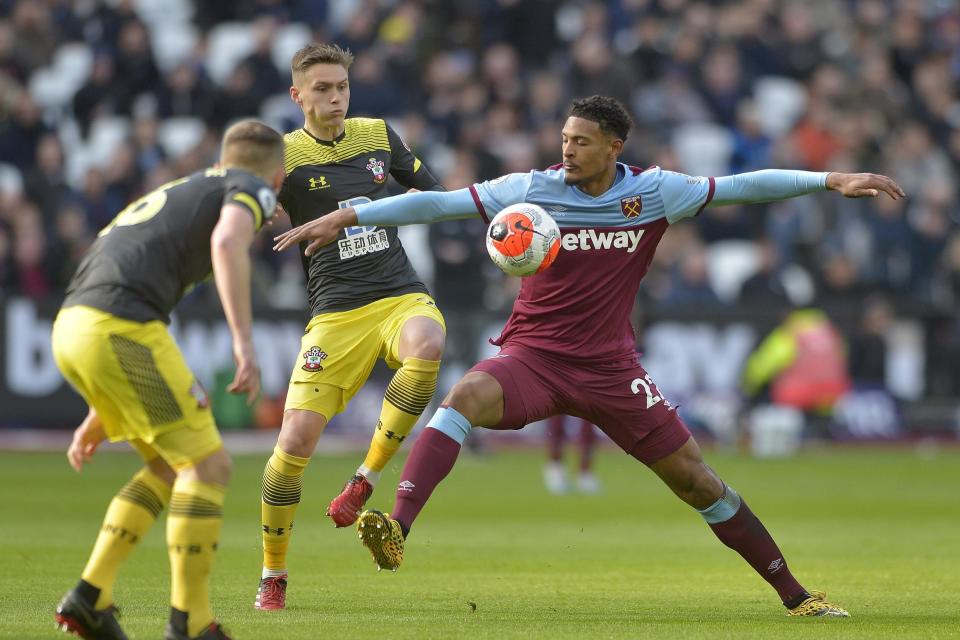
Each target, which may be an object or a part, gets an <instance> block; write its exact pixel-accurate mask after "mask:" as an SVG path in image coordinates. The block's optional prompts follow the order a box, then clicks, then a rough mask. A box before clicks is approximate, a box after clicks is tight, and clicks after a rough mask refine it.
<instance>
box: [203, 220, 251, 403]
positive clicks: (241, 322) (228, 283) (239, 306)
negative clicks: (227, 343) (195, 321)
mask: <svg viewBox="0 0 960 640" xmlns="http://www.w3.org/2000/svg"><path fill="white" fill-rule="evenodd" d="M254 227H255V224H254V221H253V217H252V216H251V215H250V212H249V211H247V210H246V209H244V208H243V207H241V206H239V205H235V204H227V205H224V207H223V209H221V211H220V221H219V222H217V226H216V227H214V229H213V234H212V235H211V236H210V257H211V259H212V262H213V277H214V280H215V281H216V283H217V293H218V294H219V296H220V302H221V303H222V304H223V313H224V315H225V316H226V318H227V325H229V327H230V334H231V335H232V336H233V358H234V360H235V361H236V364H237V373H236V375H235V376H234V378H233V381H232V382H231V383H230V384H229V385H228V386H227V391H229V392H230V393H246V394H247V404H253V401H254V400H256V399H257V395H258V394H259V393H260V366H259V365H258V364H257V354H256V351H255V350H254V348H253V313H252V311H251V304H250V244H251V243H252V242H253V236H254V234H255V233H256V229H255V228H254Z"/></svg>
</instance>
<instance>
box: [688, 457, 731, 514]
mask: <svg viewBox="0 0 960 640" xmlns="http://www.w3.org/2000/svg"><path fill="white" fill-rule="evenodd" d="M678 493H680V492H679V491H678ZM722 495H723V482H722V481H721V480H720V478H718V477H717V475H716V474H715V473H714V472H713V470H712V469H710V467H708V466H707V465H706V464H703V463H701V464H699V465H696V466H694V467H692V468H691V469H690V471H689V473H688V474H687V477H686V478H685V481H684V483H683V493H682V494H681V498H683V501H684V502H686V503H687V504H689V505H690V506H692V507H695V508H697V509H703V508H706V507H709V506H710V505H712V504H713V503H715V502H716V501H717V500H718V499H719V498H720V497H721V496H722Z"/></svg>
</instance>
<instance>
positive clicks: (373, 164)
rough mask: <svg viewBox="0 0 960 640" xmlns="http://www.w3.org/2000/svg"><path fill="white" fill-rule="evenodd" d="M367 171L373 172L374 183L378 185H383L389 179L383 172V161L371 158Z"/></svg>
mask: <svg viewBox="0 0 960 640" xmlns="http://www.w3.org/2000/svg"><path fill="white" fill-rule="evenodd" d="M367 171H371V172H373V181H374V182H376V183H377V184H383V182H384V181H385V180H386V179H387V176H386V174H385V173H384V172H383V160H377V159H376V158H370V162H368V163H367Z"/></svg>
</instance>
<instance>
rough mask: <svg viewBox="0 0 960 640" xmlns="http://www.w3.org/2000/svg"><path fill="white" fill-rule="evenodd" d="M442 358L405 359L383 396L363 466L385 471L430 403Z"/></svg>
mask: <svg viewBox="0 0 960 640" xmlns="http://www.w3.org/2000/svg"><path fill="white" fill-rule="evenodd" d="M439 371H440V361H439V360H421V359H420V358H405V359H404V360H403V365H402V366H401V367H400V368H399V369H397V372H396V373H395V374H393V379H392V380H390V384H389V385H387V392H386V393H385V394H384V396H383V408H382V409H381V410H380V421H379V422H378V423H377V430H376V431H375V432H374V434H373V439H372V440H370V449H369V450H368V451H367V457H366V458H365V459H364V461H363V466H364V467H366V468H367V469H369V470H371V471H375V472H380V471H383V468H384V467H385V466H387V463H388V462H390V458H392V457H393V454H395V453H396V452H397V449H399V448H400V444H401V443H402V442H403V441H404V439H405V438H406V437H407V434H409V433H410V430H411V429H413V425H415V424H416V423H417V420H418V419H419V418H420V414H421V413H423V410H424V409H426V408H427V405H428V404H430V400H432V399H433V394H434V392H436V390H437V373H438V372H439Z"/></svg>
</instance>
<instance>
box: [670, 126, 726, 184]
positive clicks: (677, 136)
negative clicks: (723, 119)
mask: <svg viewBox="0 0 960 640" xmlns="http://www.w3.org/2000/svg"><path fill="white" fill-rule="evenodd" d="M672 142H673V147H674V149H676V151H677V157H678V158H679V160H680V167H681V170H682V171H684V172H686V173H689V174H692V175H697V176H720V175H726V174H727V173H729V169H730V154H731V152H732V151H733V136H732V135H731V133H730V131H729V130H727V129H726V128H724V127H721V126H719V125H716V124H711V123H709V122H693V123H690V124H685V125H681V126H680V127H677V129H676V130H675V131H674V132H673V140H672Z"/></svg>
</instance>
